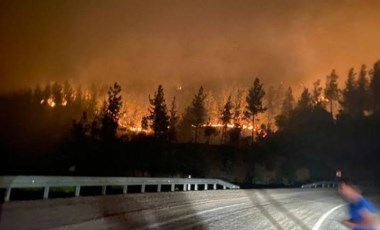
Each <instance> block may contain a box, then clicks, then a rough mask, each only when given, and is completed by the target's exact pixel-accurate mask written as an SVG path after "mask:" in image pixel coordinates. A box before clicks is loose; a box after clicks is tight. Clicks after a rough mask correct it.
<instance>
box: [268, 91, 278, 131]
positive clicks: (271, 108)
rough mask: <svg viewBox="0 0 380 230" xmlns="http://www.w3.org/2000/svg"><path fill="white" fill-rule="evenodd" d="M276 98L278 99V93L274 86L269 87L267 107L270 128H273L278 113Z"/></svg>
mask: <svg viewBox="0 0 380 230" xmlns="http://www.w3.org/2000/svg"><path fill="white" fill-rule="evenodd" d="M275 98H276V92H275V90H274V88H273V86H271V87H269V89H268V93H267V94H266V107H267V108H268V109H267V126H268V127H270V126H271V124H272V119H273V116H274V114H275V113H276V107H275Z"/></svg>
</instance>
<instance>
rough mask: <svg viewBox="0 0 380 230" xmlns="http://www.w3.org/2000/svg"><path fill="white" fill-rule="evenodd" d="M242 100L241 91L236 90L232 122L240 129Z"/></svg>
mask: <svg viewBox="0 0 380 230" xmlns="http://www.w3.org/2000/svg"><path fill="white" fill-rule="evenodd" d="M242 100H243V90H240V89H238V90H237V92H236V98H235V103H234V106H233V107H234V112H233V120H234V126H235V127H240V125H241V120H242V116H243V108H242V105H241V104H242Z"/></svg>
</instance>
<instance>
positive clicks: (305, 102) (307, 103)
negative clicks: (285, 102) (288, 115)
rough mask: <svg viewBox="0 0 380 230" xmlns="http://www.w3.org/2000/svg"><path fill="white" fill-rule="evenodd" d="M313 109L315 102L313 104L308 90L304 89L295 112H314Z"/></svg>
mask: <svg viewBox="0 0 380 230" xmlns="http://www.w3.org/2000/svg"><path fill="white" fill-rule="evenodd" d="M312 108H313V102H312V97H311V94H310V92H309V90H308V89H307V88H304V90H303V91H302V94H301V97H300V99H299V100H298V102H297V106H296V108H295V110H297V111H303V112H307V111H312Z"/></svg>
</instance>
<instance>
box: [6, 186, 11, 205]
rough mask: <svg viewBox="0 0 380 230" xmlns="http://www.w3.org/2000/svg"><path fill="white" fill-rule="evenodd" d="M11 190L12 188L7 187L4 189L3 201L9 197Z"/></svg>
mask: <svg viewBox="0 0 380 230" xmlns="http://www.w3.org/2000/svg"><path fill="white" fill-rule="evenodd" d="M11 190H12V188H7V189H6V190H5V197H4V201H5V202H8V201H9V200H10V199H11Z"/></svg>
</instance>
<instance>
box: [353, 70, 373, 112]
mask: <svg viewBox="0 0 380 230" xmlns="http://www.w3.org/2000/svg"><path fill="white" fill-rule="evenodd" d="M366 68H367V67H366V66H365V65H362V67H361V69H360V72H359V77H358V80H357V83H356V84H357V107H358V111H359V113H360V115H361V116H362V115H363V114H364V111H366V110H368V109H369V107H370V103H369V102H370V93H369V82H368V79H367V70H366Z"/></svg>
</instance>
